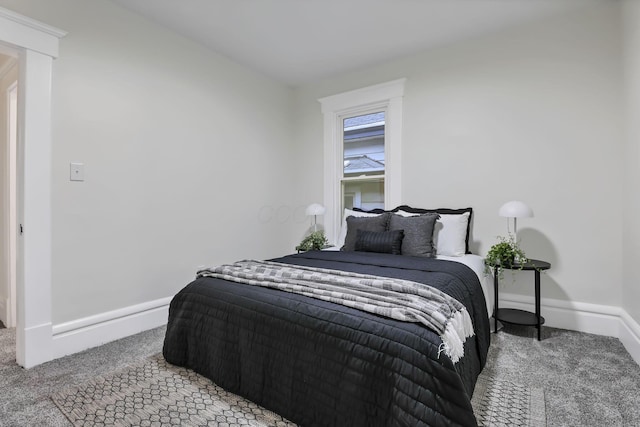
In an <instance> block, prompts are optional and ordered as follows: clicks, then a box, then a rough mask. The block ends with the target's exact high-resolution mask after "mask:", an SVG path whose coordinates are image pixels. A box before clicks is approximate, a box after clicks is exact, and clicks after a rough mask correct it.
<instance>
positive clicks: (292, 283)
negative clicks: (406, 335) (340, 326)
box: [197, 260, 474, 363]
mask: <svg viewBox="0 0 640 427" xmlns="http://www.w3.org/2000/svg"><path fill="white" fill-rule="evenodd" d="M197 277H215V278H219V279H225V280H229V281H232V282H238V283H244V284H248V285H255V286H264V287H269V288H274V289H279V290H282V291H286V292H292V293H296V294H301V295H305V296H309V297H312V298H317V299H321V300H324V301H329V302H333V303H336V304H342V305H344V306H347V307H353V308H357V309H359V310H363V311H367V312H370V313H374V314H377V315H381V316H385V317H389V318H392V319H396V320H402V321H405V322H419V323H422V324H423V325H425V326H427V327H429V328H431V329H433V330H434V331H435V332H436V333H438V335H439V336H440V338H442V343H443V344H442V346H441V351H444V353H445V354H446V355H447V356H449V357H450V358H451V360H452V361H453V362H454V363H456V362H457V361H458V360H460V358H461V357H462V356H464V342H465V340H466V338H468V337H471V336H473V335H474V331H473V324H472V322H471V318H470V317H469V313H468V312H467V309H466V308H465V307H464V306H463V305H462V303H460V302H459V301H458V300H456V299H455V298H453V297H451V296H449V295H447V294H445V293H444V292H442V291H440V290H438V289H436V288H433V287H431V286H429V285H425V284H422V283H417V282H412V281H409V280H402V279H395V278H389V277H380V276H372V275H368V274H358V273H351V272H347V271H340V270H328V269H324V268H316V267H306V266H293V265H290V264H282V263H277V262H270V261H253V260H248V261H239V262H236V263H234V264H226V265H221V266H219V267H215V268H210V269H204V270H200V271H198V273H197Z"/></svg>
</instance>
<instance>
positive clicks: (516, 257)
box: [484, 235, 529, 279]
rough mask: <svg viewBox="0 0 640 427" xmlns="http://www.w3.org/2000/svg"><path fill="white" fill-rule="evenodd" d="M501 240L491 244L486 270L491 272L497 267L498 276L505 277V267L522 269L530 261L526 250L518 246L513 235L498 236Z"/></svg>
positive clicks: (485, 262) (485, 260)
mask: <svg viewBox="0 0 640 427" xmlns="http://www.w3.org/2000/svg"><path fill="white" fill-rule="evenodd" d="M498 240H499V242H498V243H496V244H495V245H493V246H491V248H490V249H489V252H487V256H485V258H484V272H485V274H490V273H491V272H492V271H493V270H494V269H496V268H497V271H498V277H499V278H500V279H502V278H503V277H504V269H505V268H508V269H511V270H522V266H523V265H524V264H526V263H527V262H528V260H529V259H528V258H527V256H526V255H525V253H524V251H523V250H522V249H521V248H520V246H518V243H517V242H516V241H515V239H514V238H513V236H512V235H509V237H504V236H498Z"/></svg>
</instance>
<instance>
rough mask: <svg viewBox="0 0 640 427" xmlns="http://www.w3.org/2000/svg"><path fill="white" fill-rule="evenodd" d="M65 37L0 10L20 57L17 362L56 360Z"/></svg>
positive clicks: (4, 34) (3, 38) (0, 33)
mask: <svg viewBox="0 0 640 427" xmlns="http://www.w3.org/2000/svg"><path fill="white" fill-rule="evenodd" d="M65 35H66V32H64V31H61V30H59V29H57V28H54V27H51V26H49V25H46V24H43V23H41V22H38V21H35V20H33V19H31V18H28V17H25V16H22V15H20V14H17V13H15V12H13V11H11V10H8V9H5V8H2V7H0V43H1V44H3V45H5V46H7V47H9V48H11V49H13V50H15V51H16V52H17V55H18V67H19V69H18V73H19V74H18V128H17V131H18V141H17V142H18V149H17V168H16V169H17V206H16V208H17V220H18V223H19V224H21V225H22V226H23V227H24V233H23V234H20V235H19V237H18V239H17V253H16V258H17V271H16V312H17V316H16V361H17V363H18V364H19V365H21V366H23V367H25V368H30V367H32V366H35V365H39V364H41V363H44V362H46V361H49V360H51V359H52V358H53V351H52V350H53V334H52V307H51V306H52V300H51V163H52V156H51V154H52V144H51V87H52V85H51V81H52V70H53V60H54V58H57V57H58V48H59V41H60V38H62V37H64V36H65Z"/></svg>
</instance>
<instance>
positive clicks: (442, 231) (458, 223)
mask: <svg viewBox="0 0 640 427" xmlns="http://www.w3.org/2000/svg"><path fill="white" fill-rule="evenodd" d="M469 215H470V214H469V212H465V213H463V214H462V215H447V214H440V218H438V221H436V226H435V230H434V232H433V242H434V243H435V245H436V254H437V255H446V256H463V255H464V254H465V253H466V242H467V239H466V237H467V228H468V226H469Z"/></svg>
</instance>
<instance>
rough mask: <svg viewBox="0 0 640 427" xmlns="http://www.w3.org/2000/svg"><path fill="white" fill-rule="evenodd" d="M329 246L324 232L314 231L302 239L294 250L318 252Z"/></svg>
mask: <svg viewBox="0 0 640 427" xmlns="http://www.w3.org/2000/svg"><path fill="white" fill-rule="evenodd" d="M328 244H329V241H328V240H327V237H326V236H325V235H324V231H321V230H320V231H314V232H313V233H311V234H309V235H308V236H307V237H305V238H304V239H302V242H300V244H299V245H298V246H296V250H298V252H300V251H319V250H320V249H323V248H324V247H326V246H327V245H328Z"/></svg>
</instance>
